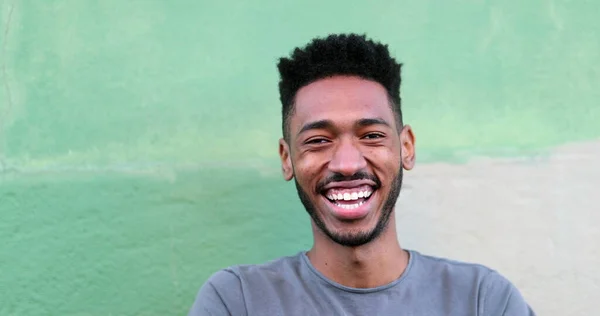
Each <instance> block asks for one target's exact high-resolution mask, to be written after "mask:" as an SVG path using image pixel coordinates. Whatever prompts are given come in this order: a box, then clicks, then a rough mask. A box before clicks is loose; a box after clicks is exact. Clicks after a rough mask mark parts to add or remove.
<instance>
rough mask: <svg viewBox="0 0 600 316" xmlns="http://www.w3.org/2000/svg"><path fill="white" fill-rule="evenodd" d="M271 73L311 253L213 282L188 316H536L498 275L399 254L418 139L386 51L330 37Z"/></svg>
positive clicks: (283, 147)
mask: <svg viewBox="0 0 600 316" xmlns="http://www.w3.org/2000/svg"><path fill="white" fill-rule="evenodd" d="M278 68H279V72H280V76H281V81H280V83H279V92H280V96H281V103H282V106H283V110H282V119H283V138H282V139H281V140H280V141H279V155H280V157H281V163H282V170H283V175H284V178H285V179H286V180H287V181H290V180H292V179H294V181H295V183H296V189H297V191H298V195H299V197H300V200H301V201H302V203H303V205H304V207H305V208H306V210H307V212H308V214H309V215H310V217H311V219H312V221H311V223H312V231H313V236H314V244H313V247H312V248H311V249H310V250H308V251H306V252H304V251H303V252H299V253H297V254H296V255H293V256H289V257H283V258H279V259H277V260H274V261H271V262H268V263H265V264H261V265H239V266H233V267H229V268H227V269H223V270H221V271H218V272H216V273H215V274H213V275H212V276H211V277H210V278H209V280H208V281H207V282H206V283H205V284H204V285H203V286H202V288H201V289H200V291H199V293H198V296H197V298H196V301H195V303H194V305H193V306H192V308H191V310H190V313H189V315H234V316H238V315H269V316H272V315H431V316H437V315H459V316H465V315H486V316H487V315H494V316H496V315H498V316H500V315H505V316H509V315H511V316H512V315H534V313H533V311H532V310H531V309H530V307H529V306H528V304H527V303H526V302H525V301H524V299H523V297H522V296H521V294H520V293H519V291H518V290H517V289H516V288H515V287H514V286H513V285H512V284H511V283H510V281H508V280H507V279H506V278H504V277H503V276H501V275H500V274H499V273H497V272H495V271H493V270H491V269H489V268H487V267H484V266H481V265H476V264H467V263H461V262H456V261H452V260H448V259H443V258H435V257H431V256H426V255H423V254H420V253H419V252H417V251H413V250H405V249H402V247H401V246H400V244H399V242H398V238H397V234H396V223H395V216H394V211H395V204H396V199H397V198H398V195H399V193H400V188H401V185H402V175H403V169H405V170H411V169H412V168H413V166H414V164H415V136H414V134H413V131H412V129H411V127H410V126H409V125H404V124H403V120H402V112H401V107H400V81H401V80H400V69H401V64H398V63H397V62H396V61H395V60H394V59H393V58H392V57H390V55H389V52H388V48H387V46H386V45H382V44H379V43H375V42H373V41H372V40H369V39H367V38H366V37H364V36H359V35H355V34H341V35H330V36H328V37H326V38H319V39H314V40H313V41H312V42H311V43H309V44H308V45H307V46H306V47H304V48H297V49H296V50H295V51H294V52H293V54H292V56H291V57H290V58H282V59H281V60H280V62H279V65H278Z"/></svg>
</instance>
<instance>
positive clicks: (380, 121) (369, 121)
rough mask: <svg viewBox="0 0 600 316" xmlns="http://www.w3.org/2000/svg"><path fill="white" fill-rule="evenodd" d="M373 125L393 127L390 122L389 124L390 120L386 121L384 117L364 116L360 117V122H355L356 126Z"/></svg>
mask: <svg viewBox="0 0 600 316" xmlns="http://www.w3.org/2000/svg"><path fill="white" fill-rule="evenodd" d="M371 125H384V126H387V127H389V128H392V127H391V126H390V124H388V122H386V121H385V120H384V119H382V118H379V117H375V118H364V119H360V120H358V122H356V123H354V126H356V127H367V126H371Z"/></svg>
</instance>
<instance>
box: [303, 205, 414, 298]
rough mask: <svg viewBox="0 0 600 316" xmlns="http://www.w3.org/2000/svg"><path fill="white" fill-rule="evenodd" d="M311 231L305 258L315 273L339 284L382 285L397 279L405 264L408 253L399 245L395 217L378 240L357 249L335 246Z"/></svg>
mask: <svg viewBox="0 0 600 316" xmlns="http://www.w3.org/2000/svg"><path fill="white" fill-rule="evenodd" d="M313 231H314V236H315V241H314V245H313V247H312V249H310V250H309V251H308V253H307V256H308V258H309V259H310V261H311V263H312V265H313V266H314V267H315V269H317V271H319V272H321V273H322V274H323V275H324V276H325V277H327V278H329V279H330V280H332V281H334V282H336V283H339V284H341V285H344V286H347V287H353V288H373V287H378V286H383V285H386V284H389V283H391V282H393V281H395V280H396V279H398V278H399V277H400V276H401V275H402V273H404V270H405V269H406V266H407V265H408V257H409V255H408V252H406V251H405V250H403V249H402V248H401V247H400V243H399V242H398V236H397V234H396V220H395V214H392V215H391V216H390V220H389V222H388V226H387V228H386V229H385V230H384V231H383V232H382V233H381V235H379V237H378V238H376V239H375V240H373V241H371V242H369V243H367V244H364V245H362V246H358V247H346V246H342V245H340V244H337V243H335V242H333V241H332V240H331V239H329V237H327V236H326V235H325V234H323V233H322V232H321V231H320V230H319V229H318V228H316V227H314V225H313Z"/></svg>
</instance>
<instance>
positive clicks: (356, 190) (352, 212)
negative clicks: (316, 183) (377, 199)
mask: <svg viewBox="0 0 600 316" xmlns="http://www.w3.org/2000/svg"><path fill="white" fill-rule="evenodd" d="M375 192H376V189H375V188H374V187H373V186H372V185H370V184H365V182H364V181H363V182H362V183H357V182H354V183H351V181H349V182H345V183H343V182H340V183H336V184H335V185H333V184H332V185H331V186H329V187H328V189H326V190H324V191H323V193H322V195H323V197H324V198H325V200H326V201H327V202H326V203H327V204H328V206H329V209H330V211H331V213H332V214H333V215H334V216H335V217H337V218H339V219H341V220H355V219H360V218H362V217H364V216H366V215H367V214H368V213H369V212H370V210H371V207H370V206H371V203H370V202H371V197H372V196H373V194H374V193H375Z"/></svg>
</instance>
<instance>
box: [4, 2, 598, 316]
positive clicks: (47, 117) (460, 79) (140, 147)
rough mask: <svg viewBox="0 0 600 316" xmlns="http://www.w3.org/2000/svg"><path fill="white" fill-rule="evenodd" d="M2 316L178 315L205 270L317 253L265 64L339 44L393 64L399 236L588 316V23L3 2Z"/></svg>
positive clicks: (467, 5)
mask: <svg viewBox="0 0 600 316" xmlns="http://www.w3.org/2000/svg"><path fill="white" fill-rule="evenodd" d="M0 10H1V11H0V219H1V220H0V245H2V246H1V247H0V284H2V286H1V287H0V315H48V314H58V315H107V314H113V315H181V314H184V313H185V312H186V311H187V310H188V308H189V306H190V304H191V303H192V301H193V298H194V295H195V294H196V291H197V289H198V287H199V286H200V285H201V284H202V282H204V280H205V279H206V277H207V276H208V275H210V274H211V273H212V272H214V271H215V270H216V269H219V268H222V267H224V266H226V265H230V264H236V263H257V262H262V261H265V260H268V259H272V258H274V257H277V256H280V255H285V254H290V253H294V252H296V251H298V250H299V249H303V248H306V247H308V246H309V245H310V243H311V238H310V230H309V220H308V217H307V216H306V215H305V212H304V210H303V209H302V206H301V204H300V202H299V201H298V199H297V196H296V193H295V190H294V187H293V185H292V184H289V183H284V182H283V180H282V179H281V177H280V175H279V166H278V161H277V157H276V155H277V139H278V137H279V133H280V131H279V128H280V117H279V113H280V104H279V102H278V95H277V90H276V89H277V72H276V68H275V63H276V61H277V58H278V57H280V56H283V55H286V54H288V53H289V52H290V50H291V49H292V48H293V47H294V46H296V45H300V44H303V43H305V42H306V41H308V40H309V39H311V38H312V37H314V36H317V35H326V34H327V33H329V32H340V31H353V32H360V33H367V34H368V35H369V36H371V37H373V38H375V39H379V40H382V41H385V42H386V43H389V45H390V49H391V51H392V52H393V54H394V55H395V56H397V57H398V59H400V60H401V61H402V62H404V63H405V68H404V81H403V87H402V89H403V100H404V109H403V110H404V113H405V114H404V115H405V118H406V121H407V122H408V123H410V124H411V125H412V126H413V127H414V129H415V132H416V136H417V148H418V158H419V164H418V166H417V168H416V169H415V170H414V171H412V172H410V173H408V174H407V175H406V176H405V178H406V186H405V188H404V190H403V192H402V193H401V198H400V202H399V203H400V205H399V208H398V209H399V213H398V217H399V221H398V222H399V225H400V239H401V241H402V243H403V245H404V246H405V247H408V248H413V249H416V250H420V251H423V252H426V253H429V254H434V255H442V256H449V257H452V258H455V259H461V260H466V261H478V262H482V263H485V264H488V265H490V266H492V267H493V268H495V269H497V270H499V271H501V272H503V273H504V274H506V275H507V276H509V277H510V278H511V279H512V280H513V281H514V282H515V283H516V284H517V285H518V286H519V287H520V288H521V289H522V291H523V292H524V294H525V296H526V297H527V298H528V300H529V301H530V302H531V303H532V305H533V306H534V307H535V309H536V310H537V311H539V313H540V314H541V315H591V314H594V313H595V312H596V311H597V310H598V308H599V307H600V306H599V305H598V299H595V300H594V298H598V297H600V294H599V293H600V289H599V284H600V281H599V280H598V277H597V275H598V274H599V273H600V271H599V270H598V268H597V267H598V266H599V265H598V261H599V258H600V254H599V253H598V248H599V247H598V240H600V239H599V238H598V237H599V236H598V229H597V227H598V224H600V223H599V219H598V216H597V213H598V210H599V208H598V206H597V203H596V202H597V201H598V199H597V197H596V196H595V195H592V189H593V188H597V187H598V183H597V181H598V170H599V169H598V167H597V166H596V165H597V163H596V162H597V161H598V158H599V150H598V146H599V145H598V140H599V139H600V127H599V125H598V121H599V119H600V107H598V105H597V103H598V100H599V99H600V98H599V97H600V90H599V89H598V88H597V87H598V86H600V73H599V70H598V67H596V65H597V64H599V63H600V55H599V54H598V51H599V50H600V35H599V34H598V30H599V29H600V22H598V19H597V16H598V14H597V13H598V12H599V10H600V5H599V4H596V3H595V2H592V1H579V2H569V3H566V2H565V3H563V2H559V1H528V2H526V3H525V2H522V1H516V0H511V1H503V2H501V3H495V4H492V3H489V2H482V1H443V2H440V1H418V2H415V1H385V2H378V4H376V5H375V4H369V3H366V2H365V3H356V4H352V5H350V4H348V3H347V2H344V1H329V2H325V3H322V2H319V1H304V2H302V3H294V4H292V3H286V2H281V1H262V2H261V5H260V6H257V5H255V4H254V5H253V4H251V3H250V2H244V1H222V2H220V3H217V2H214V3H210V4H209V3H207V2H202V1H201V2H198V1H168V2H167V1H118V0H108V1H91V0H89V1H67V0H55V1H37V2H26V1H18V0H5V1H3V2H2V3H1V4H0Z"/></svg>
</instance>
